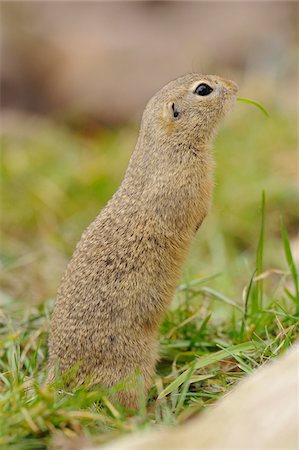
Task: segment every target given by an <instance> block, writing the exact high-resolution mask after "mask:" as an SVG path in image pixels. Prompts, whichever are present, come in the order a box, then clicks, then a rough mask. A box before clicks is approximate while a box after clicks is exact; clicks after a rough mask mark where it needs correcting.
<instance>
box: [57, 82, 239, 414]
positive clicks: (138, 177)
mask: <svg viewBox="0 0 299 450" xmlns="http://www.w3.org/2000/svg"><path fill="white" fill-rule="evenodd" d="M201 82H204V83H207V84H209V85H210V86H211V87H213V89H214V90H213V92H212V94H210V95H208V96H204V97H201V96H198V95H196V94H194V89H195V88H196V86H197V85H198V84H200V83H201ZM236 91H237V87H236V85H235V84H234V83H233V82H231V81H227V80H224V79H222V78H220V77H216V76H202V75H198V74H189V75H186V76H183V77H181V78H178V79H177V80H174V81H172V82H170V83H169V84H167V85H166V86H164V87H163V88H162V89H161V90H160V91H158V92H157V94H156V95H154V97H153V98H152V99H151V100H150V101H149V103H148V105H147V106H146V108H145V111H144V114H143V118H142V123H141V128H140V132H139V137H138V141H137V144H136V148H135V150H134V152H133V154H132V157H131V160H130V163H129V166H128V169H127V171H126V174H125V177H124V179H123V181H122V183H121V185H120V187H119V189H118V190H117V192H116V193H115V194H114V195H113V197H112V199H111V200H110V201H109V202H108V204H107V205H106V207H105V208H104V209H103V210H102V211H101V213H100V214H99V215H98V217H97V218H96V219H95V221H94V222H93V223H92V224H91V225H90V226H89V227H88V228H87V230H86V231H85V232H84V233H83V235H82V238H81V240H80V242H79V243H78V245H77V247H76V249H75V252H74V255H73V257H72V259H71V261H70V263H69V265H68V267H67V270H66V272H65V274H64V276H63V279H62V283H61V286H60V288H59V291H58V295H57V301H56V305H55V309H54V312H53V316H52V324H51V331H50V337H49V353H50V360H49V364H50V374H49V381H52V380H53V378H54V366H55V361H57V362H58V365H59V370H60V372H64V371H66V370H67V369H69V368H70V367H72V366H73V365H75V364H76V363H78V362H79V367H78V371H77V374H76V378H75V382H76V383H77V384H80V383H83V382H84V381H85V380H86V378H88V377H90V380H91V382H92V383H101V384H102V385H104V386H107V387H109V386H112V385H114V384H116V383H117V382H119V381H120V380H121V379H123V378H125V377H128V376H130V375H133V374H134V373H136V372H139V373H140V374H141V376H142V379H143V381H144V392H145V393H146V392H147V391H148V389H149V387H150V385H151V381H152V377H153V375H154V371H155V364H156V361H157V357H158V356H157V342H156V341H157V339H156V337H157V329H158V325H159V323H160V321H161V319H162V318H163V314H164V312H165V310H166V308H167V307H168V305H169V303H170V301H171V298H172V296H173V293H174V290H175V287H176V284H177V282H178V279H179V276H180V270H181V267H182V264H183V261H184V259H185V256H186V253H187V250H188V246H189V244H190V241H191V239H192V237H193V236H194V234H195V232H196V230H197V228H198V227H199V226H200V224H201V223H202V221H203V219H204V218H205V216H206V214H207V212H208V210H209V206H210V201H211V193H212V184H213V182H212V172H213V158H212V154H211V152H210V148H209V146H210V142H211V139H212V137H213V135H214V133H215V131H216V130H217V126H218V124H219V123H220V121H221V119H222V118H223V117H224V115H225V113H226V112H227V110H228V109H229V107H230V106H231V105H232V103H233V101H234V99H235V94H236ZM172 103H174V104H175V108H176V109H177V110H178V111H179V114H180V116H179V117H178V118H174V117H173V109H172ZM138 397H139V391H138V389H137V387H136V388H131V389H127V390H124V391H122V392H121V393H120V394H119V399H120V401H121V403H122V404H123V405H124V406H126V407H132V408H136V407H137V406H138Z"/></svg>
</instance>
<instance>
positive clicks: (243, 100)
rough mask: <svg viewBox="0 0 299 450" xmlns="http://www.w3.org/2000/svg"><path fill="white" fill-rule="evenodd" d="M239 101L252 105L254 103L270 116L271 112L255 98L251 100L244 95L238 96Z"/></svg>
mask: <svg viewBox="0 0 299 450" xmlns="http://www.w3.org/2000/svg"><path fill="white" fill-rule="evenodd" d="M237 101H238V102H243V103H249V104H250V105H254V106H256V107H257V108H258V109H259V110H260V111H261V112H262V113H263V114H264V115H265V116H266V117H269V113H268V111H267V110H266V109H265V108H264V107H263V106H262V105H260V104H259V103H258V102H256V101H255V100H251V99H250V98H243V97H237Z"/></svg>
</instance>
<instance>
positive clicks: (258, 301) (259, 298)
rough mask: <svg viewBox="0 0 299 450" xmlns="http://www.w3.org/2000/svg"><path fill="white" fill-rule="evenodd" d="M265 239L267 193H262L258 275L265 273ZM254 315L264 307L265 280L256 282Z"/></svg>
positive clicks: (257, 258)
mask: <svg viewBox="0 0 299 450" xmlns="http://www.w3.org/2000/svg"><path fill="white" fill-rule="evenodd" d="M264 238H265V192H264V191H263V192H262V204H261V227H260V236H259V241H258V246H257V252H256V275H257V276H259V275H260V274H261V273H263V256H264ZM251 306H252V313H253V314H256V313H258V311H259V310H260V309H262V306H263V279H259V280H257V281H256V284H255V289H254V290H253V298H252V303H251Z"/></svg>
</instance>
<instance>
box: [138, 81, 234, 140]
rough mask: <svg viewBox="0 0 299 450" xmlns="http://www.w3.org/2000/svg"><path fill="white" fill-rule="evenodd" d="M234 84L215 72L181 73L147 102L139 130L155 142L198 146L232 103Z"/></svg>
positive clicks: (212, 132)
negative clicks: (141, 129)
mask: <svg viewBox="0 0 299 450" xmlns="http://www.w3.org/2000/svg"><path fill="white" fill-rule="evenodd" d="M237 90H238V87H237V85H236V84H235V83H234V82H233V81H230V80H226V79H224V78H221V77H218V76H215V75H200V74H196V73H192V74H188V75H185V76H182V77H180V78H178V79H176V80H173V81H171V82H170V83H168V84H167V85H166V86H164V87H163V88H162V89H160V90H159V91H158V92H157V93H156V94H155V95H154V96H153V97H152V98H151V100H150V101H149V102H148V104H147V106H146V108H145V111H144V115H143V131H144V133H145V134H146V136H147V137H148V138H150V139H151V140H152V141H153V142H158V143H159V144H166V143H168V145H171V146H177V145H180V146H181V147H184V148H186V147H190V148H200V147H204V146H205V145H206V144H208V143H209V142H210V140H211V138H212V137H213V135H214V134H215V132H216V131H217V128H218V125H219V123H220V122H221V120H222V119H223V118H224V116H225V114H226V113H227V112H228V111H229V109H230V108H231V106H232V105H233V103H234V101H235V98H236V93H237Z"/></svg>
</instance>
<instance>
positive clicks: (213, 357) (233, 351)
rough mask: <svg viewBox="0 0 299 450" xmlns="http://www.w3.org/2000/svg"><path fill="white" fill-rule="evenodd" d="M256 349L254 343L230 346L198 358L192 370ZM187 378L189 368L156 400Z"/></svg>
mask: <svg viewBox="0 0 299 450" xmlns="http://www.w3.org/2000/svg"><path fill="white" fill-rule="evenodd" d="M256 347H257V344H256V343H255V342H244V343H242V344H237V345H232V346H230V347H228V348H227V349H223V350H220V351H218V352H215V353H212V354H210V355H207V356H200V357H199V358H198V359H197V361H196V363H195V366H194V370H199V369H202V368H203V367H206V366H209V365H210V364H213V363H215V362H219V361H221V360H222V359H224V358H226V357H227V356H233V355H239V354H240V353H242V352H248V351H252V350H255V349H256ZM192 369H193V368H192ZM189 377H190V368H189V369H187V370H185V372H183V373H182V374H181V375H180V376H179V377H178V378H177V379H176V380H175V381H173V382H172V383H170V384H169V386H167V387H166V388H165V389H163V391H162V392H161V393H160V395H159V397H158V398H159V399H161V398H163V397H165V396H166V395H168V394H170V393H171V392H173V391H174V390H175V389H177V388H178V387H179V386H181V385H182V384H183V383H185V381H186V379H188V378H189Z"/></svg>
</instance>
